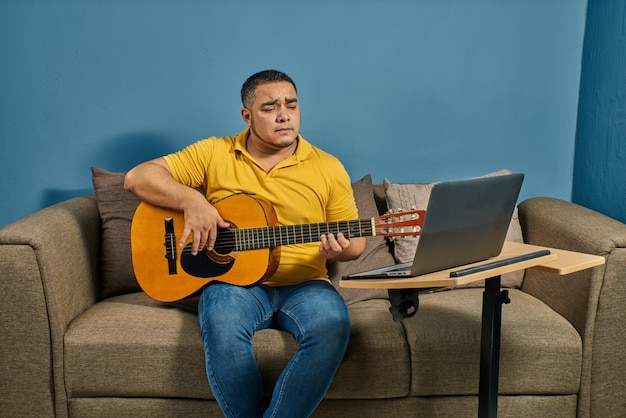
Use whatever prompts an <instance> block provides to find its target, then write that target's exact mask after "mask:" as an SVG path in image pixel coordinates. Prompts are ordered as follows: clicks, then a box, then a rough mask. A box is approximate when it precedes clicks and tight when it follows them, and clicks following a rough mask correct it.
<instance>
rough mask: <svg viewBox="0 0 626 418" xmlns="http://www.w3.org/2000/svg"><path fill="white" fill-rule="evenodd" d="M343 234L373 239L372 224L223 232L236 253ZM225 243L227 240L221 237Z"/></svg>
mask: <svg viewBox="0 0 626 418" xmlns="http://www.w3.org/2000/svg"><path fill="white" fill-rule="evenodd" d="M339 232H341V233H343V234H344V235H345V236H346V237H347V238H348V239H349V238H354V237H370V236H373V235H375V229H374V226H373V223H372V220H371V219H370V220H356V221H340V222H322V223H315V224H302V225H288V226H266V227H259V228H245V229H233V230H229V231H227V232H225V233H226V234H227V235H228V234H232V239H234V240H235V243H234V248H235V250H236V251H244V250H254V249H259V248H270V247H278V246H281V245H290V244H305V243H309V242H317V241H319V240H320V236H321V235H328V234H330V233H332V234H335V235H336V234H338V233H339ZM222 238H223V239H225V240H226V241H228V240H229V239H228V238H227V237H222Z"/></svg>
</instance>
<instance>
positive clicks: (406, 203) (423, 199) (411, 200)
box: [383, 169, 524, 288]
mask: <svg viewBox="0 0 626 418" xmlns="http://www.w3.org/2000/svg"><path fill="white" fill-rule="evenodd" d="M505 174H511V171H510V170H507V169H504V170H500V171H496V172H493V173H489V174H486V175H485V177H491V176H499V175H505ZM435 184H436V183H392V182H390V181H389V180H388V179H384V180H383V186H384V188H385V196H386V199H387V204H388V207H389V209H391V210H393V211H395V212H398V211H400V210H409V209H411V208H413V207H415V208H416V209H424V210H425V209H426V208H427V206H428V200H429V198H430V193H431V191H432V189H433V187H434V186H435ZM506 240H507V241H513V242H523V238H522V228H521V227H520V224H519V218H518V216H517V208H516V209H515V210H514V212H513V217H512V218H511V223H510V225H509V230H508V232H507V236H506ZM418 242H419V236H416V237H398V238H396V239H395V240H394V256H395V259H396V261H397V262H398V263H406V262H410V261H413V256H414V255H415V250H416V248H417V243H418ZM523 278H524V271H523V270H522V271H517V272H513V273H509V274H504V275H503V276H502V287H513V288H520V287H521V285H522V281H523ZM482 286H484V281H482V280H481V281H478V282H474V283H470V284H468V285H464V286H460V287H482Z"/></svg>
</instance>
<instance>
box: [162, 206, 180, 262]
mask: <svg viewBox="0 0 626 418" xmlns="http://www.w3.org/2000/svg"><path fill="white" fill-rule="evenodd" d="M164 224H165V242H164V244H163V245H165V258H166V259H167V266H168V271H169V274H176V273H177V268H176V234H175V233H174V219H173V218H165V219H164Z"/></svg>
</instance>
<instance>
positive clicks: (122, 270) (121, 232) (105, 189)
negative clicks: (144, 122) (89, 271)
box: [91, 167, 141, 298]
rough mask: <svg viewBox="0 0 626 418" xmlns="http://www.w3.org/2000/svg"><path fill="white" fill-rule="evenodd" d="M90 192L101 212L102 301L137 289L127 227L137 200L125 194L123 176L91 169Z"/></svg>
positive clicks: (122, 174) (132, 195)
mask: <svg viewBox="0 0 626 418" xmlns="http://www.w3.org/2000/svg"><path fill="white" fill-rule="evenodd" d="M91 173H92V177H91V179H92V182H93V188H94V190H95V192H96V201H97V203H98V211H99V212H100V219H101V228H102V237H101V246H100V275H101V277H100V283H101V293H100V296H101V297H103V298H106V297H109V296H114V295H120V294H123V293H130V292H137V291H139V290H141V289H140V287H139V283H137V279H135V273H134V271H133V264H132V257H131V250H130V225H131V222H132V219H133V215H134V213H135V209H137V206H138V205H139V202H140V200H139V198H137V197H136V196H135V195H134V194H132V193H131V192H128V191H126V190H124V174H125V173H112V172H109V171H107V170H103V169H101V168H98V167H92V168H91Z"/></svg>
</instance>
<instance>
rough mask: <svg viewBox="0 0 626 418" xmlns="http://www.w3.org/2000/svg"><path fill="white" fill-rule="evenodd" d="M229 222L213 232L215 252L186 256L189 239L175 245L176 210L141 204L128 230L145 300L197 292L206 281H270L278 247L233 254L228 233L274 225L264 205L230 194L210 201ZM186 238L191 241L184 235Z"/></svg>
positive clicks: (179, 221)
mask: <svg viewBox="0 0 626 418" xmlns="http://www.w3.org/2000/svg"><path fill="white" fill-rule="evenodd" d="M214 206H215V208H216V209H217V210H218V212H219V213H220V215H221V216H222V218H224V220H226V221H227V222H229V223H230V224H231V227H230V228H229V229H224V230H220V231H218V236H217V241H216V243H215V249H214V250H213V251H210V252H209V251H206V250H205V251H200V252H198V254H197V255H196V256H193V255H191V239H189V240H188V242H187V243H186V244H185V246H184V247H180V246H179V245H178V242H179V240H180V237H181V236H182V233H183V229H184V227H185V219H184V216H183V214H182V213H181V212H176V211H172V210H169V209H163V208H160V207H156V206H153V205H150V204H148V203H145V202H143V203H141V204H140V205H139V207H138V208H137V210H136V212H135V215H134V217H133V222H132V226H131V250H132V260H133V269H134V271H135V277H136V278H137V282H138V283H139V285H140V286H141V288H142V290H143V291H144V292H145V293H146V294H148V296H150V297H152V298H154V299H156V300H159V301H162V302H173V301H176V300H180V299H184V298H186V297H188V296H192V295H194V294H196V293H198V292H199V291H200V290H201V289H203V288H204V287H205V286H207V285H208V284H210V283H212V282H216V281H219V282H223V283H229V284H233V285H238V286H249V285H252V284H255V283H259V282H261V281H263V280H265V279H267V278H268V277H270V276H271V275H272V274H274V272H275V271H276V269H277V268H278V259H279V256H280V247H272V248H260V249H252V250H246V251H236V249H235V248H234V246H233V237H232V231H233V230H235V229H239V228H241V229H243V228H256V227H267V226H272V225H276V224H277V220H276V214H275V212H274V209H273V208H272V207H271V205H269V204H268V203H267V202H264V201H261V200H258V199H255V198H254V197H252V196H250V195H246V194H234V195H231V196H229V197H226V198H225V199H222V200H220V201H218V202H216V203H214ZM190 238H192V237H190Z"/></svg>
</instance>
